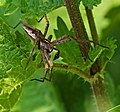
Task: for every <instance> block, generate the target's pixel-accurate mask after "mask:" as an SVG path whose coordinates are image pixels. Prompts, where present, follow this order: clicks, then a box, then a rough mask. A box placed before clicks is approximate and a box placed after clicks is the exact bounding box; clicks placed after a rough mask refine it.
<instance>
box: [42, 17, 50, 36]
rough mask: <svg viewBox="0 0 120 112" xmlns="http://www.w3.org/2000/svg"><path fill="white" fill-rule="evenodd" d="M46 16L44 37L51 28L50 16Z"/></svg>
mask: <svg viewBox="0 0 120 112" xmlns="http://www.w3.org/2000/svg"><path fill="white" fill-rule="evenodd" d="M44 17H45V20H46V27H45V31H44V34H43V35H44V37H46V34H47V32H48V28H49V21H48V18H47V16H46V15H45V16H44Z"/></svg>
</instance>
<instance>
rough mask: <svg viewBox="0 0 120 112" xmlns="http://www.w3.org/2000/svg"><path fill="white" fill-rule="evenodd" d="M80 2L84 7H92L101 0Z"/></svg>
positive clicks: (83, 0)
mask: <svg viewBox="0 0 120 112" xmlns="http://www.w3.org/2000/svg"><path fill="white" fill-rule="evenodd" d="M82 3H83V5H84V6H85V7H88V8H89V9H93V6H97V5H98V4H100V3H101V0H82Z"/></svg>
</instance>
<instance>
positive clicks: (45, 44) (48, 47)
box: [13, 15, 71, 82]
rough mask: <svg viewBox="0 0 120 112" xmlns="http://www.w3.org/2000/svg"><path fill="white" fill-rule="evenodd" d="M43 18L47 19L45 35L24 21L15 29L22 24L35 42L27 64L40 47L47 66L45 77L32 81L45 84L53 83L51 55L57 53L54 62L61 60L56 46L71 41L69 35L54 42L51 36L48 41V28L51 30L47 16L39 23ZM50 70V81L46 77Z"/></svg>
mask: <svg viewBox="0 0 120 112" xmlns="http://www.w3.org/2000/svg"><path fill="white" fill-rule="evenodd" d="M43 18H45V20H46V27H45V31H44V33H42V32H41V31H40V30H39V29H37V28H34V27H31V26H29V25H28V24H26V23H24V22H22V21H20V22H19V23H18V24H16V26H14V27H13V28H14V29H15V28H16V27H17V26H18V25H19V24H22V25H23V29H24V31H25V32H26V33H27V35H28V37H29V38H30V39H31V40H32V41H34V46H33V48H32V50H31V52H30V54H29V57H28V61H27V64H28V63H29V61H30V58H31V56H32V54H33V52H34V49H35V48H36V46H38V49H39V50H40V52H41V54H42V58H43V63H44V66H45V72H44V75H43V77H42V78H41V79H32V80H36V81H40V82H44V80H47V81H51V79H52V69H53V63H52V60H51V59H50V53H51V52H52V51H53V50H56V51H57V53H56V55H55V56H54V60H55V59H57V58H59V55H60V51H59V50H58V49H57V48H55V46H56V45H58V44H61V43H63V42H67V41H69V40H71V38H70V36H69V35H65V36H62V37H60V38H58V39H56V40H54V41H52V42H51V39H52V35H49V36H48V38H47V39H46V34H47V32H48V28H49V21H48V19H47V16H46V15H45V16H43V17H42V18H41V19H40V20H39V21H38V22H40V21H41V20H42V19H43ZM49 69H50V77H49V79H48V78H46V75H47V73H48V71H49Z"/></svg>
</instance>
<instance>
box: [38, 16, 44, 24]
mask: <svg viewBox="0 0 120 112" xmlns="http://www.w3.org/2000/svg"><path fill="white" fill-rule="evenodd" d="M43 18H44V16H42V17H41V18H40V20H37V19H36V21H37V22H38V23H39V22H40V21H42V19H43Z"/></svg>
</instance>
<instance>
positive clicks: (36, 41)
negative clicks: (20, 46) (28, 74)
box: [25, 38, 38, 68]
mask: <svg viewBox="0 0 120 112" xmlns="http://www.w3.org/2000/svg"><path fill="white" fill-rule="evenodd" d="M37 43H38V38H37V39H36V40H35V42H34V46H33V48H32V50H31V51H30V54H29V57H28V59H27V63H26V67H27V65H28V63H29V61H30V58H31V56H32V54H33V52H34V50H35V48H36V45H37ZM26 67H25V68H26Z"/></svg>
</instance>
